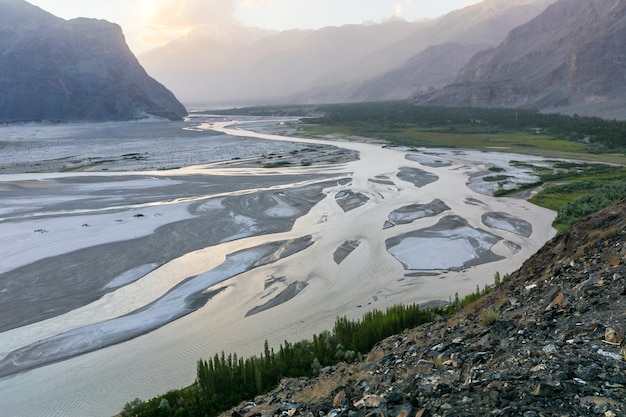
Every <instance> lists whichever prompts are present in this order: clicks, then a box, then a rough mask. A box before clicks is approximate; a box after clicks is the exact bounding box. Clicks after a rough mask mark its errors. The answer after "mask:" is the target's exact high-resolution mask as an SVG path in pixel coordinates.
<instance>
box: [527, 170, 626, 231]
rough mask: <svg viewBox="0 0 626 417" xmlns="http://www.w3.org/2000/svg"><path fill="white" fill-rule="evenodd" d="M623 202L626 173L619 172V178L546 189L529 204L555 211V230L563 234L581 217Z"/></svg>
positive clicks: (617, 176) (579, 182)
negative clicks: (553, 208)
mask: <svg viewBox="0 0 626 417" xmlns="http://www.w3.org/2000/svg"><path fill="white" fill-rule="evenodd" d="M624 198H626V172H624V169H622V172H621V175H616V176H611V177H606V178H598V179H593V180H579V181H574V182H570V183H567V184H563V185H554V186H551V187H548V188H546V189H545V190H544V191H543V192H541V193H539V194H538V195H536V196H535V197H534V198H532V199H531V201H532V202H534V203H536V204H538V205H544V204H545V205H549V206H556V207H558V209H557V211H558V215H557V217H556V219H555V220H554V223H553V224H554V227H556V229H557V230H559V231H563V230H567V229H568V228H569V227H570V226H571V225H572V224H574V223H575V222H577V221H578V220H580V219H582V218H583V217H585V216H587V215H589V214H592V213H595V212H596V211H598V210H601V209H603V208H604V207H606V206H608V205H610V204H613V203H615V202H617V201H620V200H622V199H624Z"/></svg>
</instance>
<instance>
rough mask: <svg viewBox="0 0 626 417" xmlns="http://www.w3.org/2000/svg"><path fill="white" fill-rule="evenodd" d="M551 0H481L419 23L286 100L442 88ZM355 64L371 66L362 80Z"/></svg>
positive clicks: (368, 97) (380, 96)
mask: <svg viewBox="0 0 626 417" xmlns="http://www.w3.org/2000/svg"><path fill="white" fill-rule="evenodd" d="M554 1H556V0H484V1H483V2H481V3H478V4H475V5H472V6H468V7H465V8H463V9H459V10H456V11H453V12H451V13H448V14H447V15H444V16H442V17H440V18H438V19H435V20H433V21H430V22H423V23H420V24H419V25H417V27H416V29H415V31H413V32H412V33H411V35H410V36H408V37H407V38H405V39H402V40H400V41H399V42H396V43H394V44H393V45H390V47H388V48H385V49H381V50H378V51H375V52H374V53H372V54H371V55H368V56H367V57H366V58H364V59H362V60H361V61H359V62H355V63H354V64H353V66H352V67H346V68H343V69H338V70H335V71H333V72H331V73H330V74H329V76H326V77H325V78H324V79H322V80H320V82H319V83H318V84H320V85H318V86H315V87H314V88H312V89H310V90H309V91H305V92H304V93H299V94H297V95H295V96H293V99H292V100H291V101H295V102H314V103H331V102H334V103H339V102H359V101H380V100H403V99H408V98H410V97H412V96H413V95H415V94H417V93H419V92H424V91H428V90H430V89H433V88H440V87H443V86H444V85H447V84H449V83H451V82H454V80H455V78H456V76H457V74H458V72H459V70H460V69H461V68H462V67H463V66H464V65H465V64H467V62H469V60H470V59H471V58H472V56H474V54H476V53H477V52H478V51H481V50H483V49H487V48H490V47H494V46H496V45H498V44H499V43H500V42H502V41H503V40H504V39H505V37H506V36H507V35H508V34H509V32H510V31H511V30H512V29H514V28H515V27H517V26H519V25H521V24H523V23H526V22H528V21H529V20H531V19H532V18H534V17H536V16H537V15H539V14H540V13H541V12H542V11H544V10H545V8H546V7H547V6H548V5H549V4H551V3H553V2H554ZM381 63H384V64H385V65H384V66H383V65H382V64H381ZM358 67H366V68H372V69H376V71H372V72H371V73H370V76H369V77H368V78H367V79H361V80H359V79H355V78H353V77H352V78H351V77H350V74H352V73H354V72H355V70H354V68H358ZM322 84H323V85H322Z"/></svg>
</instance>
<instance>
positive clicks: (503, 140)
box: [296, 124, 626, 165]
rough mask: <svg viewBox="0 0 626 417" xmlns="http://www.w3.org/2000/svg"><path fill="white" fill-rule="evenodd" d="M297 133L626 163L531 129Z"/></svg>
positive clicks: (317, 128) (308, 129)
mask: <svg viewBox="0 0 626 417" xmlns="http://www.w3.org/2000/svg"><path fill="white" fill-rule="evenodd" d="M296 134H297V135H299V136H303V137H310V138H324V137H330V136H341V137H342V138H344V139H345V138H348V139H350V138H354V140H358V138H363V137H365V138H368V139H372V140H384V141H388V142H390V143H393V144H397V145H402V146H409V147H415V148H421V147H427V148H461V149H477V150H491V151H498V150H500V151H507V152H514V153H521V154H526V155H537V156H543V157H549V158H567V159H578V160H583V161H593V162H602V163H610V164H624V165H626V155H624V154H622V153H601V154H592V153H589V152H587V148H588V145H587V144H584V143H580V142H572V141H567V140H564V139H558V138H554V137H551V136H548V135H536V134H533V133H531V132H528V133H526V132H502V133H454V132H438V131H436V130H433V129H422V128H416V127H408V128H406V129H401V130H400V129H397V130H396V129H394V130H393V131H388V132H370V133H368V132H364V131H363V130H361V129H354V128H352V127H350V126H344V125H319V124H303V125H299V126H297V128H296Z"/></svg>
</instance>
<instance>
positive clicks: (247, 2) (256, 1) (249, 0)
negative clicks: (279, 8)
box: [241, 0, 270, 9]
mask: <svg viewBox="0 0 626 417" xmlns="http://www.w3.org/2000/svg"><path fill="white" fill-rule="evenodd" d="M269 5H270V1H269V0H244V1H242V2H241V7H243V8H245V9H260V8H263V7H267V6H269Z"/></svg>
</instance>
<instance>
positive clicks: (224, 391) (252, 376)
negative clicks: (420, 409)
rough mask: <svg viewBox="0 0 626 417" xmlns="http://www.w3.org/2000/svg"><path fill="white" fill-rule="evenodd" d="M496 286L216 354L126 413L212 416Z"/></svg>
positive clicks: (350, 357)
mask: <svg viewBox="0 0 626 417" xmlns="http://www.w3.org/2000/svg"><path fill="white" fill-rule="evenodd" d="M491 288H492V287H485V288H484V289H483V290H480V289H479V288H478V287H477V288H476V292H475V293H473V294H470V295H468V296H467V297H465V298H463V299H459V297H458V295H456V296H455V299H454V300H450V303H449V304H448V305H447V306H445V307H439V308H435V309H427V310H422V309H420V308H419V305H417V304H412V305H397V306H393V307H390V308H388V309H386V310H385V311H382V310H373V311H371V312H368V313H366V314H365V315H364V316H363V318H362V319H361V320H350V319H348V318H347V317H339V318H337V320H336V322H335V326H334V328H333V331H332V332H331V331H324V332H322V333H320V334H317V335H315V336H313V340H302V341H299V342H296V343H289V342H287V341H285V342H284V343H283V344H281V345H280V348H279V350H278V352H275V351H274V349H272V348H270V347H269V345H268V343H267V341H266V342H265V345H264V349H263V353H261V354H260V355H259V356H252V357H249V358H240V357H238V356H237V355H236V354H229V355H226V354H225V353H224V352H222V353H221V354H219V355H218V354H216V355H214V356H213V357H212V358H209V359H207V360H203V359H201V360H199V361H198V363H197V372H196V382H195V383H194V384H193V385H191V386H189V387H186V388H183V389H180V390H173V391H170V392H168V393H166V394H165V395H162V396H159V397H156V398H153V399H151V400H149V401H146V402H144V401H141V400H139V399H136V400H134V401H131V402H129V403H127V404H126V405H125V406H124V409H123V410H122V413H121V414H120V416H121V417H166V416H168V417H169V416H176V417H205V416H207V417H209V416H215V415H217V414H218V413H219V412H221V411H224V410H227V409H229V408H231V407H233V406H235V405H237V404H238V403H240V402H241V401H245V400H246V399H251V398H254V397H255V396H256V395H259V394H263V393H265V392H268V391H269V390H271V389H273V388H274V387H275V386H276V385H277V384H278V383H279V382H280V380H281V379H282V378H283V377H302V376H306V377H311V376H315V375H317V374H318V373H319V371H320V369H322V368H323V367H325V366H329V365H334V364H337V363H339V362H342V361H346V362H352V361H354V360H357V359H359V358H360V357H361V355H362V354H364V353H367V352H369V350H370V349H371V348H372V347H373V346H374V345H375V344H376V343H378V342H379V341H381V340H383V339H384V338H386V337H388V336H391V335H394V334H397V333H401V332H402V331H403V330H405V329H408V328H412V327H415V326H418V325H420V324H423V323H426V322H429V321H432V320H434V318H435V317H437V316H438V315H447V314H452V313H454V312H456V311H458V310H459V309H461V308H462V307H463V306H465V305H466V304H468V303H470V302H473V301H475V300H476V299H478V298H480V297H481V296H482V295H484V294H486V293H487V292H489V291H490V289H491Z"/></svg>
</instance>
